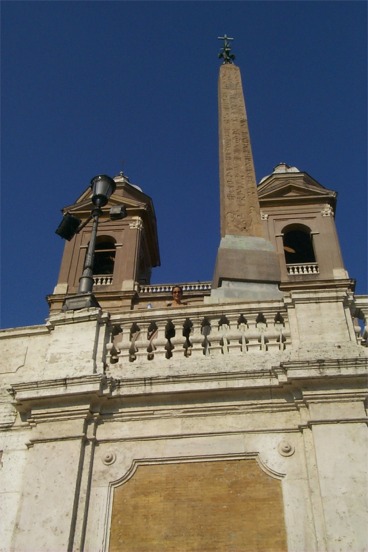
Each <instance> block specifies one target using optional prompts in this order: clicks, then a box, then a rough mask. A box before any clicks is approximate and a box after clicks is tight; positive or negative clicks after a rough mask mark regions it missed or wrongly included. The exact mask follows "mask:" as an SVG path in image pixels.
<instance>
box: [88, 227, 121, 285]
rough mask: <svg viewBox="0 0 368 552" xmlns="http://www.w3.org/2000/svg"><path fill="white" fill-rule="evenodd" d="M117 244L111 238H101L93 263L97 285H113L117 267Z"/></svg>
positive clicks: (97, 243) (98, 241) (99, 238)
mask: <svg viewBox="0 0 368 552" xmlns="http://www.w3.org/2000/svg"><path fill="white" fill-rule="evenodd" d="M115 254H116V242H115V240H114V238H112V237H111V236H99V237H98V238H97V241H96V248H95V256H94V261H93V277H94V280H95V285H106V284H111V283H112V278H113V274H114V265H115Z"/></svg>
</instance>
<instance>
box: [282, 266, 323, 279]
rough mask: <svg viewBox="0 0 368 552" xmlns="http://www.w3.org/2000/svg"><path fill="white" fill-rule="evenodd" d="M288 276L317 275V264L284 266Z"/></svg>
mask: <svg viewBox="0 0 368 552" xmlns="http://www.w3.org/2000/svg"><path fill="white" fill-rule="evenodd" d="M286 268H287V271H288V274H289V276H300V275H303V276H304V275H305V274H319V268H318V264H317V263H298V264H288V265H286Z"/></svg>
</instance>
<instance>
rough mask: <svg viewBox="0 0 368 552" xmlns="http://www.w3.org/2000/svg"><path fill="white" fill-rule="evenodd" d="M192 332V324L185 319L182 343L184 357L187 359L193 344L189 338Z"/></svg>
mask: <svg viewBox="0 0 368 552" xmlns="http://www.w3.org/2000/svg"><path fill="white" fill-rule="evenodd" d="M192 331H193V322H192V321H191V320H189V318H186V319H185V321H184V324H183V336H184V337H185V341H184V345H183V348H184V356H186V357H189V356H190V355H191V354H192V347H193V344H192V343H191V341H190V339H189V336H190V334H191V333H192Z"/></svg>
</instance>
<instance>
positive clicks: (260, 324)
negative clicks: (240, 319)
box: [256, 313, 268, 351]
mask: <svg viewBox="0 0 368 552" xmlns="http://www.w3.org/2000/svg"><path fill="white" fill-rule="evenodd" d="M256 326H257V329H258V331H259V332H260V336H259V338H258V343H260V350H261V351H267V341H268V339H267V337H266V336H265V331H266V328H267V321H266V319H265V317H264V315H263V314H262V313H259V315H258V316H257V319H256Z"/></svg>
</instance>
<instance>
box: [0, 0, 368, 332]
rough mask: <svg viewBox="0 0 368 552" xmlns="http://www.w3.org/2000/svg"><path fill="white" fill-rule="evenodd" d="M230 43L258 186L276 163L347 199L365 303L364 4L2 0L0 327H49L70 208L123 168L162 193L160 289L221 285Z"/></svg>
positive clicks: (154, 193)
mask: <svg viewBox="0 0 368 552" xmlns="http://www.w3.org/2000/svg"><path fill="white" fill-rule="evenodd" d="M224 33H226V34H227V35H228V36H231V37H234V39H235V40H234V42H233V52H234V53H235V55H236V63H237V65H238V66H239V67H240V69H241V72H242V78H243V87H244V93H245V98H246V104H247V112H248V119H249V126H250V133H251V140H252V148H253V156H254V161H255V169H256V175H257V180H258V181H259V180H260V179H261V178H262V177H264V176H265V175H267V174H270V173H271V172H272V170H273V168H274V167H275V165H277V164H278V163H279V162H286V163H288V164H290V165H294V166H296V167H298V168H299V169H300V170H303V171H306V172H308V173H309V174H310V175H311V176H313V177H314V178H315V179H316V180H317V181H319V182H320V183H321V184H322V185H324V186H325V187H327V188H330V189H333V190H336V191H337V192H338V207H337V213H336V222H337V228H338V232H339V237H340V243H341V247H342V252H343V257H344V261H345V265H346V268H347V269H348V271H349V275H350V277H352V278H356V279H357V280H358V285H357V293H359V294H363V293H367V285H366V282H367V164H366V151H367V4H366V3H365V2H354V1H349V2H344V1H341V2H328V1H321V2H292V1H291V2H283V1H275V2H262V1H257V2H247V1H244V2H231V1H229V2H212V1H203V2H196V1H193V2H192V1H184V2H180V1H179V2H174V1H173V2H171V1H167V2H155V1H151V2H123V1H115V2H110V1H106V2H90V1H82V2H62V1H49V2H47V1H46V2H15V1H14V2H13V1H11V2H7V1H2V2H1V100H2V103H1V122H2V125H1V165H2V170H1V200H2V201H1V230H2V232H1V294H2V297H1V302H2V310H1V327H2V328H5V327H15V326H25V325H31V324H39V323H43V322H44V320H45V318H46V317H47V314H48V309H47V303H46V301H45V296H46V295H47V294H49V293H52V291H53V288H54V286H55V284H56V281H57V277H58V271H59V266H60V259H61V255H62V251H63V247H64V243H63V241H62V240H61V239H60V237H59V236H57V235H56V234H55V233H54V232H55V229H56V227H57V226H58V224H59V221H60V218H61V216H60V209H61V208H62V207H63V206H65V205H68V204H71V203H72V202H74V200H75V199H76V198H77V197H78V196H79V195H80V193H82V192H83V191H84V190H85V189H86V188H87V186H88V185H89V181H90V179H91V178H92V177H93V176H95V175H96V174H100V173H105V174H109V175H110V176H114V175H116V174H118V173H119V171H120V170H121V169H123V170H124V172H125V173H126V174H127V175H128V176H129V178H130V181H131V182H132V183H134V184H137V185H139V186H140V187H141V188H142V189H143V190H144V191H145V193H147V194H148V195H149V196H151V197H152V199H153V202H154V205H155V209H156V215H157V218H158V232H159V241H160V251H161V267H160V268H156V269H154V272H153V277H152V282H153V283H159V282H162V283H163V282H185V281H197V280H210V279H211V278H212V274H213V269H214V263H215V258H216V252H217V247H218V245H219V239H220V238H219V179H218V138H217V78H218V70H219V65H220V62H219V60H218V59H217V54H218V52H219V49H220V42H219V41H218V40H217V37H218V36H220V35H223V34H224Z"/></svg>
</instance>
